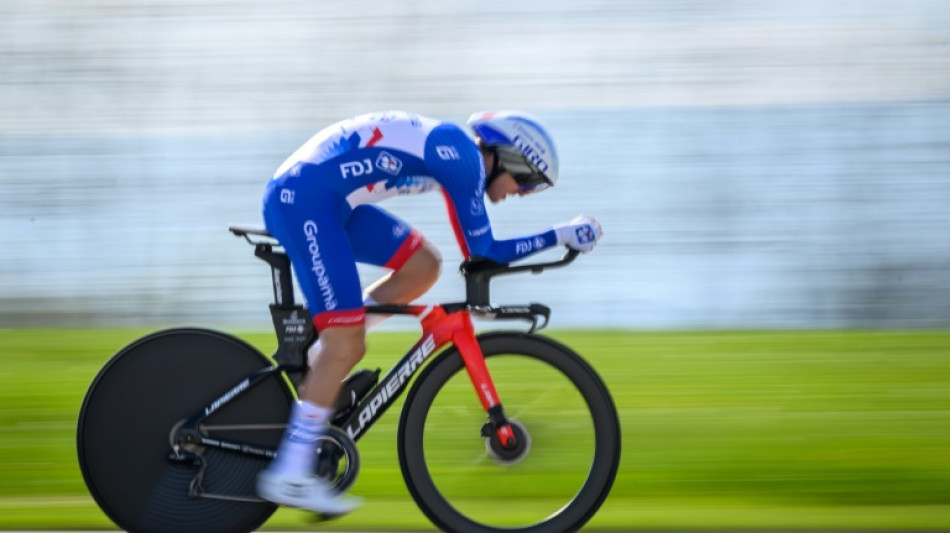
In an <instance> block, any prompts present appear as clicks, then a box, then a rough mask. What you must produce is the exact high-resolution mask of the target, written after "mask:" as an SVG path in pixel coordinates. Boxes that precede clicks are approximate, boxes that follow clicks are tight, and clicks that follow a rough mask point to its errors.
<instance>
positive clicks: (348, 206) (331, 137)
mask: <svg viewBox="0 0 950 533" xmlns="http://www.w3.org/2000/svg"><path fill="white" fill-rule="evenodd" d="M431 190H439V191H441V192H442V194H443V196H444V198H445V201H446V205H447V208H448V211H449V220H450V222H451V224H452V226H453V229H454V230H455V235H456V238H457V240H458V243H459V247H460V248H461V250H462V253H463V255H464V256H465V257H466V258H469V257H485V258H488V259H491V260H493V261H497V262H500V263H508V262H511V261H514V260H516V259H519V258H521V257H524V256H526V255H529V254H532V253H535V252H538V251H541V250H544V249H547V248H550V247H552V246H555V245H556V244H557V237H556V235H555V232H554V231H553V230H548V231H546V232H543V233H539V234H536V235H529V236H526V237H521V238H517V239H510V240H496V239H495V238H494V236H493V234H492V228H491V223H490V222H489V220H488V215H487V213H486V211H485V203H484V196H485V165H484V159H483V158H482V156H481V153H480V152H479V150H478V147H477V146H476V145H475V142H474V141H473V140H472V139H471V138H470V137H469V136H468V135H466V134H465V132H464V131H463V130H462V129H461V128H460V127H458V126H456V125H455V124H451V123H447V122H442V121H439V120H435V119H431V118H427V117H423V116H420V115H415V114H410V113H405V112H401V111H392V112H385V113H372V114H366V115H360V116H358V117H355V118H352V119H348V120H343V121H341V122H338V123H336V124H333V125H331V126H329V127H327V128H325V129H323V130H322V131H320V132H319V133H317V134H316V135H315V136H313V137H312V138H311V139H310V140H309V141H307V142H306V143H305V144H304V145H303V146H301V147H300V148H299V149H298V150H297V151H296V152H294V154H293V155H291V156H290V157H289V158H288V159H287V160H286V161H284V163H283V164H282V165H281V166H280V167H279V168H278V170H277V172H276V173H275V174H274V177H273V179H272V180H271V182H270V183H269V185H268V188H267V193H266V194H265V200H264V219H265V223H266V225H267V228H268V230H269V231H270V232H271V233H272V234H273V235H274V236H275V237H277V238H278V240H279V241H280V242H281V244H282V245H283V246H284V248H285V250H286V251H287V253H288V255H289V256H290V259H291V261H292V263H293V265H294V269H295V271H296V272H297V275H298V281H299V282H300V285H301V289H302V291H303V292H304V296H305V298H306V299H307V302H308V305H309V307H310V309H311V314H313V315H314V316H315V317H317V316H318V315H320V314H321V313H328V314H327V315H326V316H325V317H323V318H324V319H327V320H329V319H335V320H336V321H332V320H331V321H330V322H327V320H323V319H321V320H319V321H318V320H316V319H315V321H316V322H318V327H320V326H323V327H326V326H328V325H333V324H346V323H354V322H358V321H359V320H361V317H362V315H361V311H362V298H361V296H360V290H359V279H358V276H356V269H355V262H356V261H360V262H368V263H372V264H377V265H380V266H388V267H390V268H394V269H398V268H399V267H400V266H401V265H402V263H404V261H405V260H406V259H408V256H409V255H411V253H412V252H413V251H414V250H415V248H417V247H418V246H421V237H420V236H419V234H418V232H415V231H414V230H412V228H411V227H410V226H409V225H408V224H406V223H405V222H403V221H401V220H399V219H397V218H396V217H394V216H392V215H391V214H389V213H386V212H385V211H383V210H381V209H378V208H375V207H374V206H371V205H370V204H375V203H377V202H380V201H382V200H384V199H386V198H390V197H392V196H395V195H401V194H419V193H422V192H427V191H431ZM407 243H408V244H407ZM354 286H355V289H354Z"/></svg>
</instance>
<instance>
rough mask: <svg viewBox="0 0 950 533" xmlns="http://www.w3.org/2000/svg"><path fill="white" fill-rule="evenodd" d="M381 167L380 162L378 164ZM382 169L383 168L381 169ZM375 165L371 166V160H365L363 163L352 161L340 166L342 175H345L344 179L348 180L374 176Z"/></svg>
mask: <svg viewBox="0 0 950 533" xmlns="http://www.w3.org/2000/svg"><path fill="white" fill-rule="evenodd" d="M376 164H377V165H379V161H377V162H376ZM380 168H382V167H380ZM372 173H373V165H371V164H370V162H369V159H364V160H362V161H350V162H348V163H342V164H341V165H340V174H342V175H343V179H346V178H348V177H350V176H354V177H355V176H362V175H363V174H372Z"/></svg>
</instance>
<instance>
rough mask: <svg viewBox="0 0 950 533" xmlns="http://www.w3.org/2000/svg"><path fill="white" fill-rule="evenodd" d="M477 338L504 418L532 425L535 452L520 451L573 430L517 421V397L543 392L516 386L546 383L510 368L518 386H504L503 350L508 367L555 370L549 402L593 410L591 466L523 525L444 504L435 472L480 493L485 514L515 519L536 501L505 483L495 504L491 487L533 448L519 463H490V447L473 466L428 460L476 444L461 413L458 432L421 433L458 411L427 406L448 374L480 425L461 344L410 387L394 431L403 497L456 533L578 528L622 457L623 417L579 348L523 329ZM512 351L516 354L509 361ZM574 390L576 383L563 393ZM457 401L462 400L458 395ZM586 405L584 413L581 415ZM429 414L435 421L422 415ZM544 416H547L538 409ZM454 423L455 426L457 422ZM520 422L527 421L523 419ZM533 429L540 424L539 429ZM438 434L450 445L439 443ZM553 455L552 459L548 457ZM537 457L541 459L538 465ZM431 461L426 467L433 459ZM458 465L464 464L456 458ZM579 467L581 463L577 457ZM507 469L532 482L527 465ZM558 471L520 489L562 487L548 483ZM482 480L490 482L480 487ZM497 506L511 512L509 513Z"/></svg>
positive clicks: (549, 532)
mask: <svg viewBox="0 0 950 533" xmlns="http://www.w3.org/2000/svg"><path fill="white" fill-rule="evenodd" d="M478 342H479V345H480V346H481V349H482V352H483V353H484V355H485V358H486V364H487V365H488V366H489V369H490V372H491V374H492V378H493V381H495V384H496V387H498V394H499V396H500V398H501V401H502V404H503V405H504V406H505V410H506V412H507V413H508V415H509V417H511V418H512V423H513V425H514V424H515V423H517V425H518V427H517V428H515V429H517V430H518V431H519V432H520V431H521V430H522V428H525V427H526V428H527V431H531V430H532V429H534V430H535V431H536V434H535V435H533V436H531V441H533V443H532V444H531V446H532V449H531V451H526V452H525V453H526V454H533V453H535V450H534V448H537V447H538V446H544V445H545V444H546V443H547V444H552V443H553V444H557V441H558V440H559V439H561V438H562V437H561V435H563V437H564V440H565V443H564V444H567V441H569V440H570V437H571V435H569V434H562V433H560V432H559V431H558V430H556V429H548V430H544V428H539V427H538V425H539V424H540V423H542V422H538V421H537V420H521V419H517V420H516V417H517V414H516V413H517V411H518V410H519V407H520V406H519V405H517V403H518V402H519V401H520V400H519V396H520V397H522V398H526V399H528V398H530V401H531V402H538V401H540V400H541V399H544V398H545V397H544V395H543V394H540V395H536V396H535V395H533V394H534V393H533V392H530V391H528V392H525V393H522V394H519V393H518V389H519V388H531V387H535V388H538V390H543V386H544V385H540V384H538V383H534V384H532V383H531V381H533V379H534V376H517V375H515V376H514V378H518V379H520V381H514V380H510V383H514V384H515V386H514V387H512V386H510V385H509V384H508V383H499V378H500V376H499V375H498V374H499V373H498V371H497V370H498V367H501V368H502V369H504V368H505V367H504V366H502V365H501V362H502V361H507V360H508V358H506V356H513V358H512V360H513V361H515V362H517V363H518V364H517V365H514V366H512V365H509V367H510V368H512V369H513V372H514V373H515V374H517V373H518V372H520V368H521V365H524V366H525V367H526V368H527V367H530V368H535V367H537V368H540V369H545V370H544V372H543V374H544V375H545V376H555V377H556V378H557V379H558V380H560V381H559V384H560V388H559V389H558V392H556V393H555V394H556V395H557V397H556V398H555V397H548V398H547V399H550V400H551V402H552V404H555V403H558V402H561V401H563V399H562V398H561V396H563V395H566V396H577V397H579V398H581V399H580V400H577V402H576V403H578V404H579V405H581V408H580V409H579V410H578V409H575V410H573V411H571V413H575V414H578V413H579V414H581V415H584V416H587V415H589V416H590V417H591V420H590V427H591V429H592V433H593V435H592V436H591V437H590V440H591V441H592V442H591V444H590V445H589V449H590V450H592V453H593V457H592V458H591V459H590V464H589V470H586V471H584V472H583V473H582V474H580V477H583V481H582V482H580V486H579V488H578V489H577V491H576V492H575V493H573V494H569V492H570V491H565V494H563V495H560V496H559V497H561V496H563V498H564V500H565V501H564V502H562V503H561V504H560V505H563V506H556V507H554V508H553V512H551V513H550V514H546V515H541V517H540V518H538V519H535V518H529V520H530V521H529V522H527V523H521V522H519V521H520V520H523V519H522V518H521V517H520V516H517V517H516V518H515V520H514V521H513V522H511V523H508V522H505V521H504V520H507V518H502V517H499V519H498V520H499V521H497V522H495V521H494V520H492V519H491V518H492V517H487V516H483V515H477V516H474V515H475V514H476V513H479V512H482V511H472V512H468V511H466V510H463V509H460V506H459V504H458V502H454V501H450V498H451V497H452V496H448V495H446V494H444V493H443V492H445V489H444V488H442V487H440V486H439V483H437V482H436V481H435V480H434V477H440V476H441V477H445V478H447V479H451V480H452V483H455V484H457V485H458V486H459V487H463V488H464V491H469V492H470V491H473V490H475V491H478V490H481V491H482V493H481V494H480V496H479V495H478V494H476V495H475V496H473V498H478V497H482V498H485V502H484V503H481V504H480V505H481V506H482V509H483V511H484V513H485V514H494V513H501V514H503V513H505V512H508V513H509V514H512V515H513V516H514V515H517V514H518V513H521V512H522V510H521V509H522V508H523V507H524V505H523V504H524V502H529V503H531V504H533V503H534V501H533V500H530V501H529V500H528V499H526V498H531V497H532V496H530V495H528V496H526V495H524V494H522V493H520V492H518V490H519V489H518V488H517V487H511V489H510V490H513V491H515V492H513V493H512V494H510V495H507V496H503V497H502V500H503V501H505V502H506V503H503V504H501V505H497V501H498V498H499V496H498V495H497V494H495V493H494V491H496V490H501V489H507V488H508V484H507V481H508V478H502V477H499V476H501V475H503V474H505V473H507V472H508V470H505V469H506V468H510V469H512V470H511V471H512V472H514V469H516V468H521V465H522V464H529V463H530V462H531V461H532V456H531V455H527V458H526V459H525V461H524V463H522V462H521V461H496V463H495V464H492V463H491V460H492V458H491V457H490V456H491V455H493V454H492V452H491V450H489V451H488V453H486V454H485V455H484V456H479V457H478V458H476V459H475V462H474V463H472V464H460V465H454V464H451V461H455V458H456V457H458V455H452V457H451V458H450V464H445V463H444V462H443V463H441V464H436V461H437V460H438V457H435V458H433V457H427V456H438V455H440V454H443V453H445V454H449V453H452V454H455V453H456V452H455V449H456V448H462V447H471V446H473V444H472V443H470V442H469V441H470V440H472V439H474V438H475V437H477V436H479V433H478V430H479V427H478V426H477V425H476V427H471V425H472V423H471V422H472V420H467V421H464V422H463V424H464V425H465V426H468V427H462V428H460V429H461V431H456V430H454V428H453V429H451V430H447V431H444V432H443V433H438V434H435V435H433V436H430V437H426V432H427V427H426V426H427V425H429V424H431V423H433V421H434V420H439V419H440V417H441V418H443V419H446V420H448V419H453V420H454V419H457V418H465V417H463V416H461V414H460V413H459V412H458V411H457V410H456V406H455V405H447V406H441V405H440V406H438V407H437V408H436V409H433V404H434V402H437V401H438V396H439V395H440V393H442V394H450V393H451V390H450V389H448V388H446V390H447V391H449V392H444V391H443V388H444V387H446V383H447V382H449V381H450V380H453V377H455V379H454V380H453V381H462V382H467V391H464V392H462V391H460V392H459V393H460V394H463V393H464V394H468V395H469V396H470V398H471V402H472V403H474V404H476V406H475V407H472V408H470V409H471V411H472V412H474V413H475V414H476V415H477V414H478V413H477V412H478V411H480V410H481V415H480V416H481V418H480V420H481V421H482V422H484V421H485V419H486V417H485V414H484V411H483V410H482V407H481V405H480V403H479V402H478V401H477V400H476V399H475V394H474V391H473V390H472V386H471V382H470V381H469V378H468V376H467V375H466V373H465V372H462V370H463V369H464V364H463V362H462V359H461V356H460V354H459V352H458V350H457V349H456V348H454V347H452V348H450V349H448V350H446V351H445V352H443V353H442V354H440V355H439V356H438V357H437V358H436V359H435V360H434V361H433V362H432V363H431V364H430V365H428V366H427V367H426V368H425V369H424V370H423V373H422V374H421V375H420V376H419V378H418V379H417V380H416V381H415V383H414V384H413V386H412V388H411V390H410V392H409V395H408V397H407V399H406V403H405V405H404V407H403V411H402V416H401V418H400V422H399V430H398V447H399V450H398V451H399V463H400V467H401V469H402V474H403V478H404V479H405V482H406V485H407V487H408V489H409V492H410V494H411V495H412V497H413V499H414V500H415V501H416V503H417V504H418V506H419V508H420V509H421V510H422V512H423V513H424V514H425V515H426V516H427V517H428V518H429V520H431V521H432V523H433V524H435V525H436V526H437V527H439V528H440V529H442V530H443V531H450V532H458V533H500V532H507V533H512V532H519V533H563V532H570V531H576V530H577V529H579V528H580V527H582V526H583V525H584V524H585V523H587V522H588V521H589V520H590V519H591V517H593V515H594V513H596V512H597V510H598V509H599V508H600V506H601V505H602V504H603V502H604V500H605V499H606V498H607V495H608V494H609V492H610V488H611V487H612V485H613V481H614V479H615V477H616V474H617V469H618V466H619V463H620V437H621V435H620V423H619V419H618V417H617V411H616V408H615V406H614V403H613V400H612V398H611V397H610V393H609V391H608V390H607V388H606V386H605V385H604V383H603V381H602V380H601V379H600V377H599V376H598V375H597V373H596V372H595V371H594V370H593V368H591V367H590V365H588V364H587V363H586V362H585V361H584V360H583V359H582V358H581V357H580V356H579V355H577V354H576V353H575V352H573V351H572V350H571V349H570V348H568V347H566V346H564V345H562V344H560V343H557V342H555V341H553V340H551V339H548V338H546V337H542V336H539V335H534V334H526V333H513V332H493V333H487V334H482V335H479V336H478ZM514 358H518V359H517V360H515V359H514ZM505 364H507V363H505ZM493 367H495V368H493ZM559 376H560V377H559ZM459 386H460V387H461V389H464V388H466V385H465V384H460V385H459ZM572 387H573V388H575V389H576V390H573V391H572V390H570V389H571V388H572ZM561 391H563V392H561ZM565 393H566V394H565ZM526 395H527V396H526ZM459 398H461V397H460V396H459ZM506 398H508V399H509V400H510V401H509V400H506ZM512 402H514V403H512ZM532 407H534V406H532ZM575 407H576V406H575ZM552 409H554V410H555V411H558V408H557V407H552ZM433 411H435V412H433ZM585 411H586V414H584V412H585ZM440 412H441V414H440ZM430 414H431V418H432V419H433V420H429V418H430ZM542 415H543V413H542ZM554 417H559V418H558V420H563V419H565V418H568V419H569V417H568V416H566V415H565V414H564V413H563V412H555V413H553V414H552V417H550V418H548V419H547V420H548V421H549V422H553V421H555V419H554ZM541 418H542V419H544V418H545V416H542V417H541ZM452 423H453V424H456V425H457V424H458V422H452ZM522 423H526V424H525V425H522ZM549 425H550V424H549ZM539 429H540V430H542V431H538V430H539ZM459 434H462V436H461V437H457V435H459ZM555 435H557V436H555ZM427 440H432V441H433V442H431V443H430V444H431V447H430V448H429V449H427V448H426V441H427ZM443 440H445V441H447V442H442V441H443ZM448 441H451V442H448ZM446 450H452V451H451V452H449V451H446ZM465 453H472V452H465ZM465 457H466V458H467V457H468V456H465ZM550 459H551V458H550V457H549V459H548V460H550ZM553 459H554V461H555V462H556V460H557V457H556V456H555V457H554V458H553ZM543 460H544V459H538V460H537V461H536V462H538V461H543ZM430 462H432V463H433V464H432V465H430V464H429V463H430ZM458 462H459V463H461V461H458ZM513 465H514V466H513ZM580 466H581V467H583V466H584V465H583V462H582V464H581V465H580ZM585 468H586V467H585ZM581 470H583V469H581ZM467 473H473V475H474V476H475V477H476V479H475V480H474V482H471V481H470V480H469V479H468V478H467V477H466V475H467ZM481 475H484V476H485V478H484V479H480V478H479V477H478V476H481ZM512 475H515V476H518V475H523V476H525V479H530V477H531V476H532V475H534V474H533V473H532V471H531V470H528V474H514V473H513V474H512ZM557 475H561V474H559V473H553V474H550V475H548V474H545V473H543V472H542V473H540V474H539V476H540V477H539V478H538V479H536V480H535V481H536V483H537V486H534V485H526V486H529V487H530V488H529V491H534V492H538V491H542V492H543V491H553V490H561V489H560V488H552V487H557V483H558V480H557V479H556V476H557ZM578 479H579V478H578ZM548 480H552V481H553V482H554V483H552V484H548V483H547V481H548ZM482 485H490V486H489V487H487V488H486V487H482ZM508 498H511V500H510V501H509V500H508ZM555 503H557V502H555ZM499 507H506V508H508V509H507V511H506V510H505V509H500V508H499ZM545 512H546V511H545ZM515 522H518V523H515Z"/></svg>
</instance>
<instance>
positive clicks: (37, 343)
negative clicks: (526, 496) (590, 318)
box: [0, 329, 950, 531]
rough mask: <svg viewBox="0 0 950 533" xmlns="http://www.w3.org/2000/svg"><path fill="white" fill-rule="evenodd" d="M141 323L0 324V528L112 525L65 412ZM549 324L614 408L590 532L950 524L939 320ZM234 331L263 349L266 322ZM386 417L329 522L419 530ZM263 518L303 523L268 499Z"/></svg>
mask: <svg viewBox="0 0 950 533" xmlns="http://www.w3.org/2000/svg"><path fill="white" fill-rule="evenodd" d="M142 333H144V332H143V331H130V330H118V331H117V330H51V329H25V330H2V331H0V529H9V528H37V529H39V528H57V527H70V528H107V527H110V525H111V524H110V522H109V521H108V519H107V518H106V517H105V516H104V515H102V513H101V512H100V511H99V510H98V508H97V507H96V506H95V504H94V503H93V502H92V500H91V498H90V497H89V496H88V493H87V491H86V489H85V486H84V485H83V482H82V479H81V476H80V474H79V468H78V466H77V463H76V452H75V422H76V417H77V413H78V411H79V407H80V404H81V402H82V399H83V394H84V392H85V389H86V387H88V385H89V383H90V381H91V380H92V378H93V377H94V376H95V374H96V372H97V371H98V369H99V368H100V367H101V366H102V365H103V363H105V361H106V360H107V359H108V357H109V356H110V355H111V354H112V353H114V352H115V351H116V350H117V349H118V348H120V347H121V346H122V345H124V344H125V343H127V342H129V341H131V340H133V339H134V338H136V337H137V336H139V335H141V334H142ZM551 335H552V336H553V337H555V338H557V339H558V340H560V341H562V342H565V343H567V344H569V345H571V346H572V347H574V348H575V349H576V350H577V351H579V352H580V353H582V354H583V355H584V356H585V357H586V358H587V359H588V360H589V361H590V362H591V363H592V364H593V365H594V366H595V367H596V368H597V370H598V371H599V372H600V373H601V375H602V376H603V377H604V379H605V380H606V381H607V383H608V385H609V387H610V389H611V391H612V393H613V395H614V400H615V401H616V403H617V406H618V409H619V411H620V416H621V424H622V427H623V435H624V443H623V458H622V463H621V469H620V472H619V475H618V477H617V481H616V484H615V486H614V489H613V492H612V493H611V496H610V498H609V499H608V500H607V502H606V503H605V505H604V507H603V508H602V510H601V511H600V512H599V513H598V515H597V516H595V518H594V519H593V520H592V521H591V524H590V528H591V529H614V530H625V531H632V530H637V529H650V530H658V529H663V530H676V529H681V530H690V529H694V530H702V529H707V530H709V529H719V530H723V529H744V530H749V531H755V530H762V529H782V528H794V529H816V530H821V529H824V530H828V529H836V530H837V529H855V530H858V529H890V530H897V531H905V530H911V529H918V530H925V529H929V530H943V531H950V333H947V332H926V331H924V332H781V333H765V332H753V333H718V332H717V333H632V332H615V331H610V332H593V331H585V332H553V333H551ZM240 336H241V337H242V338H244V339H245V340H248V341H249V342H251V343H252V344H254V345H256V346H258V347H260V348H261V349H262V350H263V351H264V352H265V353H269V352H270V351H272V346H273V342H272V340H271V335H270V334H244V335H240ZM413 338H414V335H409V334H396V333H379V334H373V335H371V340H370V355H369V356H368V357H367V360H366V364H367V366H369V365H372V366H382V367H383V368H388V367H389V366H390V365H391V364H393V363H394V362H395V360H396V359H397V358H398V357H399V355H401V353H402V352H404V351H405V348H406V347H408V346H409V345H410V344H411V342H412V340H413ZM143 416H147V413H143ZM397 420H398V411H396V410H395V409H394V410H393V411H391V412H390V413H388V414H387V416H386V417H384V419H383V420H382V421H380V423H379V424H377V426H376V427H374V428H373V431H372V432H371V433H370V434H369V435H368V436H367V437H366V438H365V439H363V440H361V441H360V450H361V456H362V462H363V464H362V471H361V474H360V478H359V480H358V481H357V483H356V485H355V487H354V488H353V492H354V493H356V494H358V495H360V496H363V497H365V498H366V499H367V503H366V505H365V506H364V508H363V509H361V510H360V511H358V512H356V513H354V514H353V515H351V516H348V517H345V518H343V519H341V520H339V521H336V522H333V523H332V524H331V525H330V526H327V527H332V528H336V529H361V528H364V529H372V528H390V529H392V528H402V529H431V526H429V525H428V523H427V521H426V520H425V518H424V517H423V516H422V514H421V513H420V512H419V511H418V510H417V509H416V508H415V505H414V504H413V502H412V500H411V498H410V497H409V495H408V493H407V492H406V489H405V486H404V485H403V482H402V479H401V476H400V474H399V465H398V461H397V458H396V451H395V433H396V422H397ZM498 503H499V502H493V501H487V502H485V504H486V505H496V504H498ZM268 527H269V528H280V529H290V528H300V529H308V528H310V529H312V528H313V527H314V526H313V524H312V523H310V522H308V521H307V519H306V517H305V515H304V514H303V513H300V512H295V511H280V512H278V513H277V514H276V515H275V516H274V518H273V519H272V520H271V521H270V522H269V523H268Z"/></svg>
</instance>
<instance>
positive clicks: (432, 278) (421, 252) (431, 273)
mask: <svg viewBox="0 0 950 533" xmlns="http://www.w3.org/2000/svg"><path fill="white" fill-rule="evenodd" d="M402 270H403V271H404V273H405V274H406V275H410V276H412V277H413V279H416V280H418V282H419V283H420V284H425V285H427V286H432V285H433V284H434V283H435V282H436V281H438V279H439V274H441V273H442V254H440V253H439V250H438V248H436V247H435V246H434V245H433V244H432V243H430V242H429V241H425V242H424V243H423V245H422V246H421V247H420V248H419V249H418V250H416V252H415V253H414V254H412V257H411V258H410V259H409V261H407V262H406V265H405V266H404V267H403V269H402Z"/></svg>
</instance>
